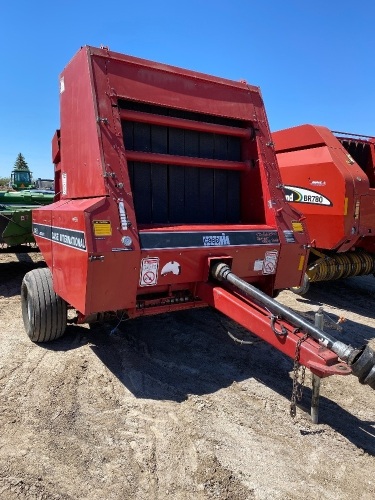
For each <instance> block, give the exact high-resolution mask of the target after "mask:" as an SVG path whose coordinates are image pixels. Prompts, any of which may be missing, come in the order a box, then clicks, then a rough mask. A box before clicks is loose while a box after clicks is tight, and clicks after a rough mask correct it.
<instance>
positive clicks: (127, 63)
mask: <svg viewBox="0 0 375 500" xmlns="http://www.w3.org/2000/svg"><path fill="white" fill-rule="evenodd" d="M60 116H61V123H60V129H59V130H58V131H57V132H56V133H55V135H54V138H53V141H52V156H53V162H54V164H55V191H56V193H57V194H56V198H55V202H54V203H52V204H51V205H48V206H45V207H41V208H39V209H37V210H34V211H33V234H34V236H35V240H36V242H37V244H38V246H39V248H40V251H41V252H42V254H43V256H44V259H45V262H46V264H47V266H48V267H46V268H43V269H35V270H33V271H31V272H29V273H27V274H26V275H25V277H24V280H23V282H22V288H21V300H22V312H23V319H24V324H25V329H26V331H27V334H28V336H29V338H30V339H31V340H32V341H34V342H46V341H50V340H54V339H57V338H59V337H60V336H61V335H63V333H64V331H65V328H66V324H67V308H71V309H75V310H76V312H77V322H80V323H84V322H90V321H94V320H97V319H99V318H102V317H105V316H106V315H108V314H116V315H117V316H118V317H121V318H123V317H124V318H125V317H128V318H134V317H139V316H144V315H152V314H158V313H164V312H172V311H177V310H182V309H190V308H196V307H203V306H208V305H210V306H213V307H214V308H215V309H217V310H218V311H221V312H223V313H224V314H226V315H227V316H228V317H230V318H232V319H233V320H235V321H237V322H238V323H240V324H241V325H243V326H244V327H246V328H247V329H248V330H250V331H252V332H253V333H255V334H256V335H258V336H259V337H260V338H262V339H264V340H265V341H267V342H268V343H269V344H271V345H272V346H273V347H276V348H277V349H279V350H280V351H282V352H283V353H285V354H287V355H288V356H290V357H291V358H292V359H294V361H295V363H296V361H298V364H299V365H302V366H305V367H308V368H309V369H310V370H311V371H312V373H313V374H314V376H316V377H327V376H329V375H335V374H339V375H348V374H350V373H353V374H355V375H356V376H357V377H358V378H359V380H360V382H362V383H364V384H367V385H369V386H370V387H372V388H375V368H374V365H375V355H374V353H373V351H371V349H369V348H368V347H364V348H361V349H355V348H352V347H350V346H348V345H346V344H344V343H342V342H339V341H338V340H336V339H334V338H333V337H331V336H329V335H327V334H326V333H324V332H323V331H321V330H320V329H319V328H317V327H314V326H313V325H311V324H310V323H308V322H306V321H305V320H304V319H303V318H301V317H300V316H298V315H297V314H296V313H294V312H293V311H291V310H290V309H288V308H286V307H284V306H282V305H281V304H279V303H278V302H277V301H275V300H274V299H273V298H272V297H274V296H276V295H277V293H278V291H279V290H282V289H286V288H291V287H294V286H300V285H301V281H302V278H303V276H304V273H305V270H306V265H307V260H308V254H309V245H308V243H309V236H308V234H307V229H306V225H305V222H304V219H303V217H302V216H301V214H300V212H299V211H298V210H296V209H295V208H294V207H292V206H291V205H290V204H289V203H288V202H287V200H286V199H285V196H284V190H283V185H282V181H281V177H280V172H279V168H278V165H277V161H276V156H275V151H274V148H273V142H272V139H271V133H270V130H269V126H268V121H267V116H266V112H265V109H264V104H263V100H262V97H261V94H260V90H259V88H258V87H254V86H251V85H248V84H247V83H245V82H234V81H231V80H226V79H222V78H217V77H213V76H210V75H205V74H201V73H196V72H193V71H188V70H184V69H181V68H176V67H172V66H167V65H163V64H159V63H154V62H151V61H146V60H143V59H138V58H134V57H130V56H126V55H123V54H118V53H114V52H111V51H109V50H108V49H105V48H101V49H97V48H93V47H83V48H82V49H81V50H80V51H79V52H78V53H77V54H76V56H75V57H74V58H73V59H72V60H71V61H70V63H69V64H68V65H67V67H66V68H65V69H64V71H63V72H62V74H61V76H60ZM119 315H120V316H119Z"/></svg>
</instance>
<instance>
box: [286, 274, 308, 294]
mask: <svg viewBox="0 0 375 500" xmlns="http://www.w3.org/2000/svg"><path fill="white" fill-rule="evenodd" d="M309 288H310V280H309V277H308V276H307V274H304V275H303V279H302V283H301V285H300V286H293V287H292V288H291V289H290V290H291V291H292V292H293V293H296V294H297V295H305V294H306V293H307V292H308V291H309Z"/></svg>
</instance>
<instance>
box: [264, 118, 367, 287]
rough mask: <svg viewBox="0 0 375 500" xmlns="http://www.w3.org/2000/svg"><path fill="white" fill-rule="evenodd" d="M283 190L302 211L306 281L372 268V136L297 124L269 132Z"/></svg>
mask: <svg viewBox="0 0 375 500" xmlns="http://www.w3.org/2000/svg"><path fill="white" fill-rule="evenodd" d="M272 136H273V140H274V142H275V148H276V153H277V161H278V164H279V167H280V173H281V177H282V180H283V184H284V189H285V196H286V199H287V200H288V202H290V203H291V205H292V206H293V207H295V208H297V209H299V210H300V211H302V212H303V214H304V216H305V222H306V224H307V227H308V233H309V236H310V240H311V241H310V243H311V247H312V249H311V252H310V258H309V263H308V266H307V271H306V275H305V277H304V281H303V284H302V286H301V287H297V288H296V289H295V291H296V292H297V293H302V294H303V293H306V292H307V290H308V288H309V283H310V282H315V281H329V280H335V279H339V278H347V277H349V276H357V275H365V274H373V273H374V272H375V139H374V138H373V137H366V136H359V135H355V134H345V133H343V132H331V131H330V130H328V129H327V128H325V127H318V126H313V125H301V126H299V127H293V128H290V129H285V130H281V131H278V132H275V133H273V134H272Z"/></svg>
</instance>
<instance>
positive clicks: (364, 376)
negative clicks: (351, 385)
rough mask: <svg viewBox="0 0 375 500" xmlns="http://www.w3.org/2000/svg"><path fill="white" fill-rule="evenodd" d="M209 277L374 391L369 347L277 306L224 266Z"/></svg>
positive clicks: (216, 267)
mask: <svg viewBox="0 0 375 500" xmlns="http://www.w3.org/2000/svg"><path fill="white" fill-rule="evenodd" d="M211 274H212V276H213V277H214V278H215V279H217V280H218V281H221V282H223V283H229V284H230V285H231V287H232V288H234V289H237V290H239V291H240V292H242V293H243V294H244V295H246V296H248V297H251V298H252V299H255V301H256V302H258V303H259V304H261V305H262V306H265V307H266V308H267V309H269V310H270V311H271V312H272V313H273V314H277V315H278V316H280V317H282V318H283V319H285V320H287V321H288V322H289V323H290V324H291V325H293V326H294V327H296V328H299V329H301V330H302V331H303V332H305V333H307V334H309V335H310V336H311V337H312V338H313V339H315V340H316V341H317V342H319V344H321V345H323V346H325V347H327V348H328V349H329V350H331V351H332V352H334V353H335V354H336V355H337V356H338V357H339V358H340V359H341V360H342V361H344V362H345V363H347V364H348V366H349V367H350V368H351V370H352V373H353V375H355V376H357V377H358V379H359V381H360V382H361V383H362V384H367V385H369V386H370V387H371V388H372V389H375V352H374V351H373V350H372V349H371V348H370V347H369V346H367V345H365V346H363V347H361V348H359V349H356V348H354V347H352V346H350V345H347V344H345V343H344V342H341V341H339V340H337V339H335V338H334V337H333V336H332V335H329V334H327V333H326V332H324V331H323V330H321V329H320V328H318V327H317V326H315V325H313V324H312V323H310V322H309V321H306V320H305V319H304V318H303V317H302V316H300V315H299V314H297V313H296V312H294V311H292V309H289V307H286V306H284V305H282V304H280V303H279V302H277V301H276V300H274V299H272V298H271V297H269V296H268V295H267V294H265V293H263V292H262V291H261V290H258V289H257V288H255V287H254V286H253V285H250V284H249V283H247V282H246V281H244V280H242V279H241V278H239V277H238V276H236V275H235V274H234V273H232V271H231V269H230V267H229V266H228V265H227V264H225V263H222V262H219V263H217V264H214V265H213V266H212V268H211Z"/></svg>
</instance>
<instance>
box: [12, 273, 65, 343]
mask: <svg viewBox="0 0 375 500" xmlns="http://www.w3.org/2000/svg"><path fill="white" fill-rule="evenodd" d="M21 303H22V316H23V323H24V325H25V329H26V333H27V335H28V336H29V338H30V339H31V340H32V341H33V342H49V341H50V340H55V339H58V338H59V337H61V336H62V335H63V334H64V331H65V328H66V323H67V307H66V302H65V301H64V300H63V299H62V298H61V297H59V296H58V295H56V293H55V291H54V289H53V283H52V274H51V271H50V270H49V269H48V268H41V269H34V270H33V271H30V272H28V273H27V274H25V276H24V278H23V281H22V285H21Z"/></svg>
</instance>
